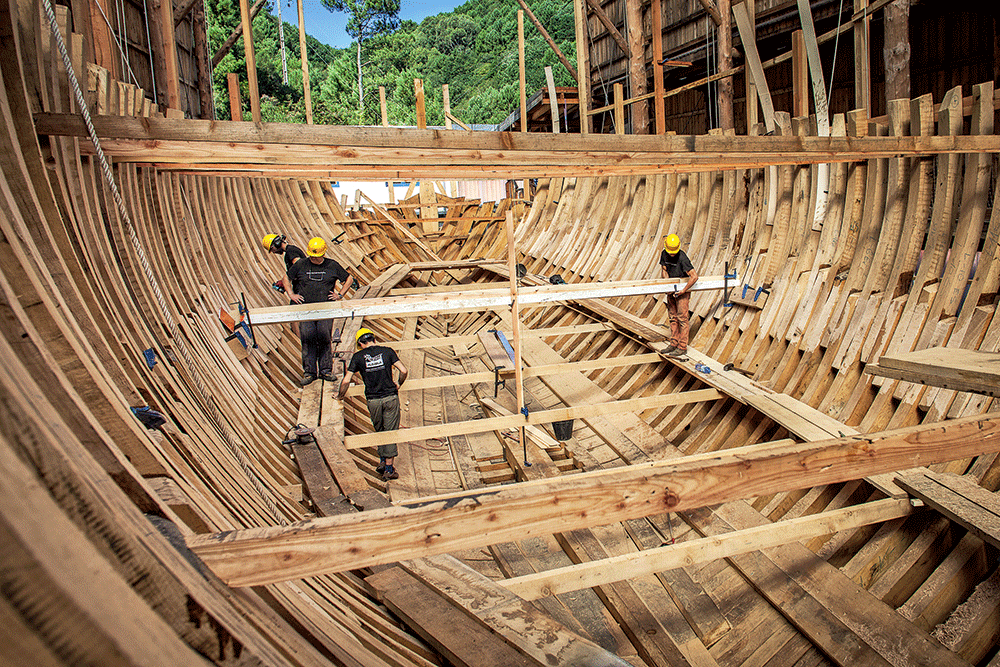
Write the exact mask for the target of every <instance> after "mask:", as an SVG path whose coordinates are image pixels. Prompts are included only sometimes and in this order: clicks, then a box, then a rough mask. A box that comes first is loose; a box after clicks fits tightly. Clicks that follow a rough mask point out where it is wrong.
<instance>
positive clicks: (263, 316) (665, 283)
mask: <svg viewBox="0 0 1000 667" xmlns="http://www.w3.org/2000/svg"><path fill="white" fill-rule="evenodd" d="M724 282H725V281H724V280H723V278H722V277H721V276H710V277H706V278H699V279H698V282H697V283H695V285H694V287H693V288H692V289H693V290H715V289H722V288H723V284H724ZM735 282H736V279H730V284H733V283H735ZM683 286H684V281H683V280H680V279H670V280H630V281H623V282H613V283H575V284H570V285H544V286H538V287H525V288H523V289H520V290H518V300H519V302H520V304H521V305H522V306H538V305H544V304H557V303H562V302H565V301H579V300H586V299H606V298H611V297H621V296H636V295H640V294H669V293H672V292H676V291H677V290H679V289H681V288H682V287H683ZM510 305H511V296H510V290H509V289H507V288H500V289H493V288H491V289H479V290H468V291H464V292H442V293H440V294H409V295H404V296H389V297H382V298H377V299H364V300H357V299H350V300H347V301H328V302H326V303H302V304H296V305H293V306H272V307H268V308H251V309H250V313H249V315H250V320H251V322H252V323H253V325H254V326H259V325H265V324H281V323H284V322H302V321H308V320H323V319H329V318H337V317H349V318H353V317H372V318H381V317H400V316H407V317H416V316H420V315H434V314H440V313H464V312H476V311H483V310H491V309H495V308H510ZM233 314H234V317H235V318H236V319H237V320H238V319H239V315H238V314H237V313H235V312H234V313H233Z"/></svg>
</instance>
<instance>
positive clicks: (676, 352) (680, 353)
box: [667, 347, 687, 359]
mask: <svg viewBox="0 0 1000 667" xmlns="http://www.w3.org/2000/svg"><path fill="white" fill-rule="evenodd" d="M686 355H687V350H682V349H680V348H679V347H675V348H674V349H672V350H670V351H669V352H667V356H668V357H673V358H674V359H683V358H684V357H685V356H686Z"/></svg>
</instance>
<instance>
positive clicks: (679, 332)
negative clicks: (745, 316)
mask: <svg viewBox="0 0 1000 667" xmlns="http://www.w3.org/2000/svg"><path fill="white" fill-rule="evenodd" d="M660 275H661V276H662V277H663V278H687V279H688V281H687V284H685V285H684V287H682V288H681V289H679V290H677V291H676V292H673V293H670V294H667V313H669V315H670V345H669V346H668V347H667V349H666V354H667V356H669V357H677V358H681V357H683V356H684V355H685V354H686V353H687V347H688V335H689V334H690V332H691V321H690V312H689V308H690V306H691V288H692V287H693V286H694V284H695V283H696V282H698V272H697V271H695V270H694V265H693V264H692V263H691V260H690V259H689V258H688V256H687V253H685V252H684V251H683V250H681V239H680V237H679V236H677V234H670V235H669V236H667V238H666V240H665V241H664V242H663V252H661V253H660Z"/></svg>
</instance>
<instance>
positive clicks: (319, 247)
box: [306, 236, 326, 257]
mask: <svg viewBox="0 0 1000 667" xmlns="http://www.w3.org/2000/svg"><path fill="white" fill-rule="evenodd" d="M306 254H307V255H309V256H310V257H322V256H323V255H325V254H326V241H324V240H323V239H321V238H320V237H318V236H314V237H313V238H311V239H309V245H307V246H306Z"/></svg>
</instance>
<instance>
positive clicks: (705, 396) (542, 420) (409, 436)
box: [344, 389, 722, 449]
mask: <svg viewBox="0 0 1000 667" xmlns="http://www.w3.org/2000/svg"><path fill="white" fill-rule="evenodd" d="M720 398H722V394H720V393H719V392H718V391H717V390H715V389H698V390H694V391H685V392H679V393H677V394H664V395H659V396H644V397H641V398H632V399H625V400H622V401H609V402H607V403H597V404H594V405H578V406H572V407H565V408H553V409H551V410H540V411H537V412H531V413H529V414H528V417H527V418H525V417H524V416H523V415H520V414H518V415H511V416H509V417H490V418H488V419H473V420H470V421H465V422H458V423H455V424H436V425H433V426H416V427H412V428H405V429H398V430H395V431H380V432H378V433H367V434H364V435H349V436H347V437H346V438H345V439H344V440H345V442H346V444H347V448H348V449H359V448H361V447H374V446H377V445H385V444H389V443H392V442H395V443H401V442H407V441H410V440H415V439H423V438H435V437H438V438H443V437H448V436H452V435H466V434H469V433H484V432H486V431H495V430H500V429H505V428H516V427H520V426H527V425H538V424H549V423H551V422H557V421H565V420H567V419H591V418H594V417H598V416H601V415H610V414H617V413H623V412H638V411H642V410H647V409H651V408H662V407H666V406H670V405H686V404H690V403H700V402H702V401H714V400H717V399H720Z"/></svg>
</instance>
